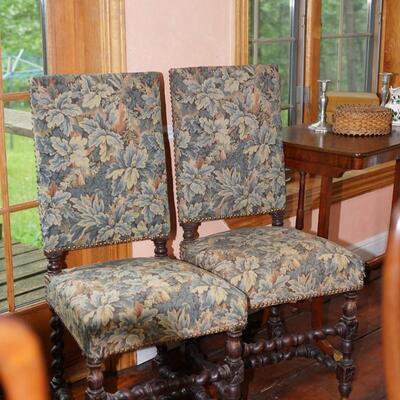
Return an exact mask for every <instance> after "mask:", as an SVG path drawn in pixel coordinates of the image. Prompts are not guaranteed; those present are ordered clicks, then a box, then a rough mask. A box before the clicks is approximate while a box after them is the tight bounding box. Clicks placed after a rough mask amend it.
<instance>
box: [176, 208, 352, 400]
mask: <svg viewBox="0 0 400 400" xmlns="http://www.w3.org/2000/svg"><path fill="white" fill-rule="evenodd" d="M271 216H272V225H273V226H283V219H284V211H277V212H274V213H272V214H271ZM181 226H182V228H183V232H184V234H183V242H189V241H193V240H195V239H196V238H197V237H198V228H199V226H200V223H199V222H196V223H182V224H181ZM356 302H357V294H356V292H348V293H345V303H344V305H343V310H342V316H341V318H340V320H339V322H338V323H337V324H336V325H334V326H332V327H325V328H322V329H313V330H311V331H309V332H307V333H298V334H296V333H293V334H290V333H286V329H285V326H284V323H283V321H282V319H281V317H280V313H279V306H272V307H270V308H269V310H270V312H269V318H268V322H267V325H268V334H267V339H257V340H255V341H252V338H253V337H254V336H255V334H256V333H257V332H258V331H259V328H260V324H259V322H260V321H259V320H258V321H257V320H256V321H253V323H250V324H249V326H248V328H247V330H246V332H245V335H244V338H245V342H244V343H243V353H242V355H243V358H244V362H245V367H246V368H258V367H262V366H265V365H268V364H275V363H277V362H281V361H284V360H289V359H292V358H294V357H304V358H313V359H315V360H316V361H318V362H319V363H321V364H323V365H325V366H326V367H328V368H329V369H331V370H334V371H336V377H337V380H338V388H339V392H340V395H341V398H342V400H346V399H348V398H349V395H350V392H351V389H352V382H353V379H354V373H355V366H354V362H353V360H352V353H353V342H354V339H355V338H356V336H357V328H358V321H357V318H356V313H357V304H356ZM329 336H337V337H340V339H341V346H340V351H338V350H335V351H334V353H333V354H329V353H328V352H326V351H324V348H323V346H318V342H321V341H322V340H325V339H326V338H328V337H329ZM320 347H321V348H320Z"/></svg>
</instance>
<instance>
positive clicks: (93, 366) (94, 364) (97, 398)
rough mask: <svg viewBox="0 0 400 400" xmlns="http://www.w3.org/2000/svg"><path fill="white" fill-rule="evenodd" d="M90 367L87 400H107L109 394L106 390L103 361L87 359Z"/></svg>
mask: <svg viewBox="0 0 400 400" xmlns="http://www.w3.org/2000/svg"><path fill="white" fill-rule="evenodd" d="M86 365H87V367H88V370H89V372H88V375H87V389H86V392H85V399H86V400H106V399H107V393H106V391H105V390H104V386H103V383H104V377H103V360H100V359H96V358H89V357H88V358H87V359H86Z"/></svg>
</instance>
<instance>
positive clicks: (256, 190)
mask: <svg viewBox="0 0 400 400" xmlns="http://www.w3.org/2000/svg"><path fill="white" fill-rule="evenodd" d="M170 85H171V92H172V108H173V122H174V135H175V160H176V168H175V171H176V182H177V208H178V213H179V220H180V222H181V224H184V223H189V222H200V221H203V220H208V219H219V218H228V217H233V216H244V215H257V214H264V213H268V212H272V211H274V210H280V209H283V208H284V207H285V195H286V193H285V175H284V162H283V145H282V135H281V134H280V131H281V119H280V86H279V74H278V70H277V68H276V66H273V65H251V66H249V65H246V66H236V67H196V68H183V69H172V70H171V71H170ZM181 258H182V259H183V260H185V261H187V262H190V263H192V264H194V265H197V266H199V267H201V268H204V269H206V270H208V271H211V272H213V273H215V274H216V275H218V276H220V277H222V278H224V279H225V280H227V281H228V282H230V283H231V284H232V285H234V286H236V287H237V288H239V289H241V290H242V291H243V292H244V293H246V294H247V296H248V297H249V302H250V308H252V309H257V308H261V307H265V306H270V305H277V304H282V303H287V302H296V301H298V300H302V299H307V298H310V297H316V296H322V295H328V294H333V293H340V292H346V291H349V290H356V289H359V288H361V287H362V284H363V271H364V266H363V262H362V260H361V259H360V258H359V257H357V256H356V255H354V254H352V253H351V252H349V251H347V250H346V249H344V248H342V247H341V246H338V245H336V244H334V243H332V242H329V241H327V240H325V239H322V238H319V237H316V236H313V235H309V234H306V233H304V232H301V231H297V230H295V229H289V228H280V227H261V228H246V229H239V230H234V231H228V232H223V233H219V234H216V235H210V236H207V237H203V238H198V239H195V240H193V241H186V242H183V243H182V244H181Z"/></svg>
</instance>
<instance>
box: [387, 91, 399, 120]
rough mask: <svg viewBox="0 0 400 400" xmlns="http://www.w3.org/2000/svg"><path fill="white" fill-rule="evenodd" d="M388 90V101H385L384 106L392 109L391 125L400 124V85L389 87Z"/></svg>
mask: <svg viewBox="0 0 400 400" xmlns="http://www.w3.org/2000/svg"><path fill="white" fill-rule="evenodd" d="M389 91H390V95H389V101H388V102H387V103H386V105H385V107H387V108H390V109H391V110H392V111H393V118H392V125H393V126H400V87H397V88H393V87H391V88H390V89H389Z"/></svg>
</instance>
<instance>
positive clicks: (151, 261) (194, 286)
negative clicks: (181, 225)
mask: <svg viewBox="0 0 400 400" xmlns="http://www.w3.org/2000/svg"><path fill="white" fill-rule="evenodd" d="M47 291H48V295H47V297H48V302H49V304H50V306H51V307H52V308H53V309H54V310H55V312H56V313H57V314H58V315H59V316H60V318H61V320H62V321H63V323H64V325H65V326H66V328H67V329H68V330H69V331H70V332H71V334H72V335H73V336H74V338H75V339H76V341H77V342H78V344H79V345H80V347H81V349H82V350H83V351H84V353H85V355H87V356H90V357H95V358H104V357H106V356H107V355H110V354H116V353H122V352H124V351H128V350H135V349H138V348H140V347H144V346H150V345H153V344H160V343H163V342H171V341H177V340H182V339H185V338H192V337H198V336H202V335H207V334H210V333H215V332H223V331H228V330H230V329H236V328H242V327H244V326H245V324H246V321H247V298H246V296H245V295H244V294H243V293H242V292H241V291H240V290H238V289H236V288H234V287H232V286H231V285H230V284H229V283H227V282H226V281H224V280H223V279H220V278H218V277H217V276H215V275H213V274H211V273H209V272H207V271H205V270H202V269H200V268H197V267H194V266H193V265H190V264H188V263H185V262H183V261H179V260H172V259H168V258H137V259H128V260H118V261H112V262H106V263H101V264H96V265H94V266H91V267H83V268H75V269H68V270H63V272H61V273H60V274H59V275H56V276H54V277H53V278H52V279H51V280H50V283H49V285H48V288H47Z"/></svg>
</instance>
